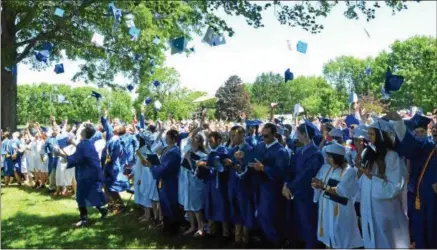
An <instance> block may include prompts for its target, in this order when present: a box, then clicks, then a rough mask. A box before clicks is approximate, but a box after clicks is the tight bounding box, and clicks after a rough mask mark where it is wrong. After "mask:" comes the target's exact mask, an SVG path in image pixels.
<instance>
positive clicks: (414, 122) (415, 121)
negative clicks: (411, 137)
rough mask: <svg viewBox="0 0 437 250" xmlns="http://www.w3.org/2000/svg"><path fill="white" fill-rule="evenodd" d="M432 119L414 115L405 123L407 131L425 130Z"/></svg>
mask: <svg viewBox="0 0 437 250" xmlns="http://www.w3.org/2000/svg"><path fill="white" fill-rule="evenodd" d="M431 121H432V119H430V118H428V117H426V116H423V115H420V114H418V113H416V114H415V115H414V116H413V117H412V118H411V119H410V120H406V121H405V125H407V127H408V128H409V129H416V128H427V126H428V124H429V123H430V122H431Z"/></svg>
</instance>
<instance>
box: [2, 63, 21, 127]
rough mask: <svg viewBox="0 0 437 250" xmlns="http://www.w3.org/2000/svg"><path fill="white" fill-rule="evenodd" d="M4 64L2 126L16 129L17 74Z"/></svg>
mask: <svg viewBox="0 0 437 250" xmlns="http://www.w3.org/2000/svg"><path fill="white" fill-rule="evenodd" d="M4 67H5V66H4V65H2V69H1V70H2V87H1V105H2V107H1V128H2V129H9V130H12V131H14V130H15V129H16V128H17V75H16V74H12V72H8V71H6V70H5V69H4Z"/></svg>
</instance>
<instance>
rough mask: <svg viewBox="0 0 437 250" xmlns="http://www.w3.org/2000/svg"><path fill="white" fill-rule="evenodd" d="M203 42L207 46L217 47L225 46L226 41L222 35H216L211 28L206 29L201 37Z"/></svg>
mask: <svg viewBox="0 0 437 250" xmlns="http://www.w3.org/2000/svg"><path fill="white" fill-rule="evenodd" d="M203 41H204V42H206V43H207V44H209V46H219V45H222V44H226V39H225V37H224V36H223V35H219V34H217V33H216V32H215V31H214V29H213V28H212V27H208V30H207V31H206V33H205V36H204V37H203Z"/></svg>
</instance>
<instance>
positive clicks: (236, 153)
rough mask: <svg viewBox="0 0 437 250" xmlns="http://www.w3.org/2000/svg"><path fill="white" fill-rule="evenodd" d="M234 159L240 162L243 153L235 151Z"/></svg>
mask: <svg viewBox="0 0 437 250" xmlns="http://www.w3.org/2000/svg"><path fill="white" fill-rule="evenodd" d="M234 157H235V158H236V159H237V160H238V161H242V160H243V158H244V152H243V151H240V150H239V151H237V152H235V154H234Z"/></svg>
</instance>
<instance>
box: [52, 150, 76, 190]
mask: <svg viewBox="0 0 437 250" xmlns="http://www.w3.org/2000/svg"><path fill="white" fill-rule="evenodd" d="M64 151H65V153H67V155H72V154H74V152H75V151H76V147H75V146H74V145H69V146H67V147H65V148H64ZM74 174H75V173H74V168H68V169H67V161H66V160H64V159H63V158H59V160H58V166H57V167H56V186H58V187H66V186H71V185H72V182H73V178H74Z"/></svg>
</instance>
